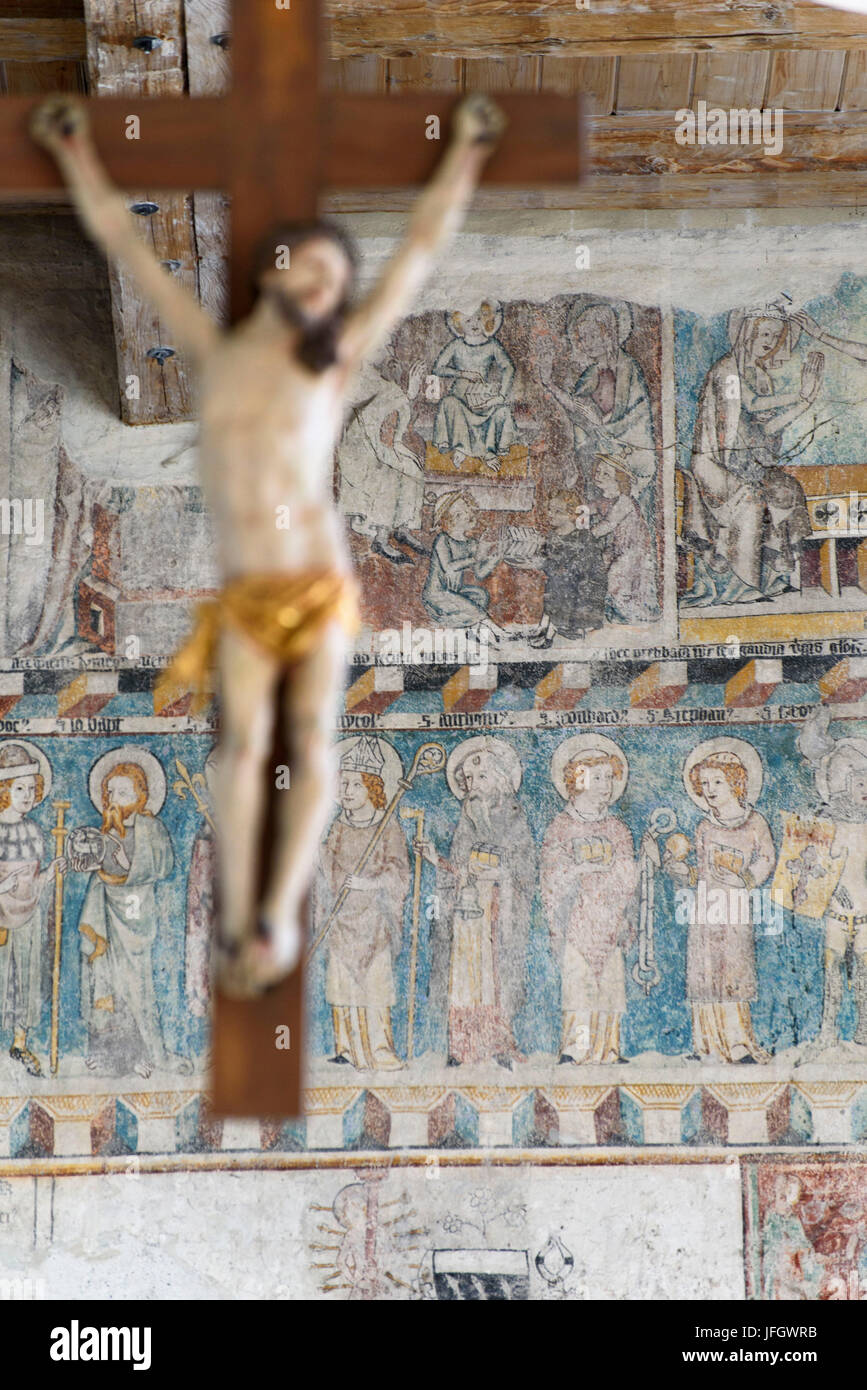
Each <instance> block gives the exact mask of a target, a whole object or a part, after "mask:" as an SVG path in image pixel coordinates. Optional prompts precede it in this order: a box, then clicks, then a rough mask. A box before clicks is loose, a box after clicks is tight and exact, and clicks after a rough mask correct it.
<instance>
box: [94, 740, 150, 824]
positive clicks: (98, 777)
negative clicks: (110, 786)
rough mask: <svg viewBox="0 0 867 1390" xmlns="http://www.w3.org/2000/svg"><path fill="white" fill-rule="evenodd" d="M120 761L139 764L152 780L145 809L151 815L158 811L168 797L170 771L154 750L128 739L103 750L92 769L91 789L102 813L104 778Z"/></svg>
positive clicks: (146, 775)
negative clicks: (156, 756) (167, 785)
mask: <svg viewBox="0 0 867 1390" xmlns="http://www.w3.org/2000/svg"><path fill="white" fill-rule="evenodd" d="M118 763H135V764H136V766H137V767H140V768H141V770H142V772H143V773H144V775H145V779H146V781H147V784H148V799H147V801H146V802H145V810H146V811H147V812H148V814H149V815H151V816H155V815H157V813H158V812H159V811H160V810H161V809H162V805H163V802H164V801H165V799H166V774H165V772H164V771H163V766H162V763H161V762H160V761H159V760H158V759H157V758H155V757H154V755H153V753H149V752H148V750H147V749H146V748H142V747H141V745H140V744H138V743H125V744H124V745H123V746H122V747H121V748H112V749H111V751H110V752H108V753H103V755H102V757H101V758H97V760H96V762H95V763H94V764H93V767H92V768H91V769H90V778H89V781H88V791H89V792H90V799H91V801H92V802H93V804H94V806H95V807H96V809H97V811H99V814H100V815H102V811H103V806H102V784H103V781H104V780H105V777H106V775H107V774H108V773H109V772H112V771H113V770H114V768H116V767H117V765H118Z"/></svg>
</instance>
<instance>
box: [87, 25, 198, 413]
mask: <svg viewBox="0 0 867 1390" xmlns="http://www.w3.org/2000/svg"><path fill="white" fill-rule="evenodd" d="M84 3H85V14H86V18H87V62H88V71H89V74H90V83H91V88H92V90H93V91H94V92H95V93H97V94H98V95H99V96H100V97H121V96H123V97H161V96H171V95H176V96H178V97H180V96H182V95H183V92H184V88H185V86H186V76H185V66H184V23H183V5H182V3H181V0H151V3H149V5H148V7H147V14H146V17H145V18H144V19H143V20H142V19H139V17H138V15H137V7H136V6H135V5H130V4H129V3H128V2H127V0H84ZM142 35H151V36H153V37H154V38H156V39H158V40H159V47H158V48H155V49H154V50H153V51H152V52H150V53H148V52H145V51H143V50H140V49H138V48H136V47H134V46H133V40H134V39H136V38H139V37H141V36H142ZM130 114H136V113H135V112H131V113H130ZM127 143H128V144H130V145H133V144H136V143H138V142H136V141H128V142H127ZM127 196H128V199H129V204H130V206H144V205H147V204H156V205H157V208H158V211H156V212H154V213H153V214H151V215H149V216H147V217H141V218H140V219H137V221H136V226H137V229H138V230H139V232H140V234H141V236H142V238H143V239H145V240H148V241H150V243H151V246H152V248H153V250H154V252H155V254H156V256H157V257H158V259H159V260H161V261H163V262H164V263H166V264H167V265H169V266H172V267H173V269H172V274H174V275H176V276H177V278H178V279H179V280H180V281H182V282H183V284H185V285H186V286H187V288H188V289H190V290H191V291H192V292H193V293H196V291H197V287H198V276H197V266H196V240H195V232H194V229H193V209H192V198H191V195H190V194H183V193H167V192H161V191H159V189H157V190H156V191H154V189H153V188H152V187H144V186H138V187H134V188H132V189H130V190H129V192H128V195H127ZM108 274H109V285H110V288H111V306H112V317H113V320H114V330H115V346H116V351H117V369H118V398H119V405H120V415H121V418H122V419H123V420H124V422H125V423H126V424H128V425H149V424H158V423H163V422H166V421H169V420H190V419H192V418H193V416H194V414H195V394H194V386H193V380H192V375H191V372H190V369H189V367H188V365H187V363H186V362H185V360H184V356H183V353H182V351H181V350H180V348H179V346H178V345H177V344H176V343H174V342H173V341H172V336H171V332H170V330H169V329H168V328H167V327H165V326H164V325H163V324H162V323H161V322H160V318H159V315H158V314H157V313H156V312H155V310H154V309H153V308H152V307H151V305H150V304H149V303H147V302H146V301H145V300H143V299H142V297H141V295H140V294H139V291H138V287H137V285H136V284H135V282H134V281H133V279H132V278H131V276H130V275H129V273H128V272H127V271H126V270H125V268H124V267H123V266H119V265H116V264H113V263H112V264H110V265H109V268H108ZM163 352H171V353H172V354H173V355H172V356H171V357H169V358H167V359H165V360H163V359H162V357H161V356H154V354H155V353H160V354H162V353H163Z"/></svg>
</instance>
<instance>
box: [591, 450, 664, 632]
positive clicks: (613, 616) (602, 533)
mask: <svg viewBox="0 0 867 1390" xmlns="http://www.w3.org/2000/svg"><path fill="white" fill-rule="evenodd" d="M593 481H594V482H595V484H596V486H597V487H598V489H599V491H600V493H601V494H602V500H601V501H597V502H596V503H595V504H594V508H593V510H594V512H595V513H596V514H597V516H598V517H599V520H598V521H596V522H595V523H594V525H593V526H592V528H591V529H592V533H593V536H594V538H595V539H596V540H599V541H601V542H602V545H603V552H602V553H603V563H604V565H605V569H606V590H607V593H606V600H605V616H606V617H607V618H608V620H609V622H620V623H649V622H652V621H653V619H654V618H658V617H659V604H658V602H657V597H656V565H655V562H654V555H653V543H652V541H651V538H650V532H649V531H648V529H647V522H646V521H645V520H644V517H643V516H642V514H641V509H640V507H639V506H638V503H637V502H636V501H635V499H634V497H633V496H632V495H631V494H632V486H633V483H632V477H631V475H630V473H629V470H628V469H627V468H626V467H625V466H624V465H623V464H621V463H619V462H618V460H617V459H614V458H607V457H605V456H604V455H600V456H599V458H598V460H597V463H596V470H595V472H594V474H593Z"/></svg>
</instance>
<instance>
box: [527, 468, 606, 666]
mask: <svg viewBox="0 0 867 1390" xmlns="http://www.w3.org/2000/svg"><path fill="white" fill-rule="evenodd" d="M545 510H546V518H545V519H546V533H545V539H544V542H543V544H542V548H541V555H540V558H539V562H538V563H539V564H540V565H541V567H542V569H543V570H544V571H545V597H544V609H543V612H542V617H541V619H540V621H539V623H538V624H537V625H536V627H535V628H533V629H532V630H531V632H530V633H529V634H528V636H529V642H530V646H531V647H550V646H552V645H553V643H554V642H555V641H556V640H557V639H558V638H565V639H566V640H567V641H576V640H579V639H581V638H583V637H585V636H586V634H587V633H588V632H594V631H595V630H596V629H597V628H600V627H601V626H602V621H603V617H604V612H605V594H606V588H607V586H606V583H605V568H604V566H603V564H602V542H601V541H599V540H597V539H596V537H595V536H594V535H593V534H592V533H591V531H590V527H589V525H588V519H589V508H587V507H586V506H585V505H584V504H583V502H582V500H581V497H580V496H579V494H578V493H577V492H574V491H571V490H568V489H561V490H560V491H558V492H554V493H552V494H551V496H550V497H549V499H548V503H547V507H546V509H545Z"/></svg>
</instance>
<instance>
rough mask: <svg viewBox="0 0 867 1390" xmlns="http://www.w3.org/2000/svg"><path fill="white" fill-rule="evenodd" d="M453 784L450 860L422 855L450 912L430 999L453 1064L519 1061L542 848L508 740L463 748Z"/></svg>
mask: <svg viewBox="0 0 867 1390" xmlns="http://www.w3.org/2000/svg"><path fill="white" fill-rule="evenodd" d="M446 776H447V778H448V783H449V787H450V789H451V791H452V793H453V794H454V795H455V796H456V797H457V798H458V800H459V801H460V802H461V814H460V820H459V821H458V825H457V828H456V830H455V833H454V835H453V837H452V842H451V846H450V848H449V853H448V857H447V858H445V857H443V858H441V857H440V856H439V855H437V854H436V852H435V851H434V849H433V846H432V845H431V844H430V843H425V844H423V845H421V848H422V850H423V852H424V853H425V855H426V857H427V858H428V859H429V861H430V862H431V863H434V864H436V865H437V867H438V869H439V871H440V881H441V885H442V888H443V890H444V891H443V893H442V899H443V901H444V903H445V910H444V911H443V912H442V913H441V915H440V917H439V919H438V920H437V921H436V923H435V926H434V946H433V962H432V965H431V980H430V993H431V998H432V999H433V1000H435V1001H437V1002H439V1003H440V1004H443V1003H444V1004H445V1005H446V1007H447V1010H448V1062H449V1065H450V1066H458V1065H460V1064H461V1063H464V1062H480V1061H485V1060H487V1059H489V1058H490V1059H494V1060H496V1061H497V1062H498V1063H499V1065H500V1066H502V1067H505V1068H507V1069H511V1066H512V1062H513V1061H514V1060H516V1059H517V1058H518V1057H519V1056H520V1053H519V1051H518V1047H517V1044H516V1042H515V1036H514V1026H515V1019H516V1017H517V1014H518V1013H519V1011H520V1009H521V1007H522V1005H523V1002H524V989H525V975H526V969H527V964H526V957H527V940H528V937H529V930H530V908H531V905H532V901H533V893H534V891H535V884H536V847H535V845H534V843H533V837H532V835H531V833H530V826H529V824H528V821H527V817H526V815H525V813H524V811H523V809H522V807H521V805H520V803H519V801H518V797H517V792H518V788H519V787H520V785H521V776H522V768H521V764H520V761H519V759H518V757H517V754H516V753H515V751H514V749H513V748H512V747H511V746H510V745H509V744H508V743H506V742H505V740H503V739H499V738H490V737H488V736H485V735H483V736H480V737H478V738H470V739H466V740H464V741H463V742H462V743H461V744H459V745H458V747H457V748H456V749H455V750H454V751H453V753H452V754H451V756H450V758H449V761H448V764H447V767H446Z"/></svg>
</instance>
